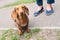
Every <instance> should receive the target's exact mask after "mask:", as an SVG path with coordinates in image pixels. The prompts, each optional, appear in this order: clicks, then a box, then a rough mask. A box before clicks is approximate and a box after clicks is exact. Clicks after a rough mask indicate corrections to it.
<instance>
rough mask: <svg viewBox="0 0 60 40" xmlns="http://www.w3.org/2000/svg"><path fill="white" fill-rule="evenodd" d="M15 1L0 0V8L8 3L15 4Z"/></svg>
mask: <svg viewBox="0 0 60 40" xmlns="http://www.w3.org/2000/svg"><path fill="white" fill-rule="evenodd" d="M16 1H18V0H0V7H1V6H4V5H6V4H10V3H13V2H16Z"/></svg>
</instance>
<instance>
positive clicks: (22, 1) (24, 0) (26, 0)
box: [0, 0, 36, 9]
mask: <svg viewBox="0 0 60 40" xmlns="http://www.w3.org/2000/svg"><path fill="white" fill-rule="evenodd" d="M35 1H36V0H18V1H17V2H14V3H11V4H7V5H4V6H3V7H0V9H1V8H6V7H11V6H16V5H20V4H27V3H33V2H35Z"/></svg>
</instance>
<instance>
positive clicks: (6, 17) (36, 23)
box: [0, 0, 60, 28]
mask: <svg viewBox="0 0 60 40" xmlns="http://www.w3.org/2000/svg"><path fill="white" fill-rule="evenodd" d="M26 6H27V7H28V8H29V11H30V15H29V20H30V22H29V27H30V28H35V27H38V28H40V27H60V0H56V3H55V4H54V5H53V7H54V11H55V12H54V13H53V14H52V15H51V16H46V14H45V11H44V12H43V13H42V14H40V15H39V16H37V17H34V15H33V13H34V12H35V11H36V8H37V5H36V3H31V4H26ZM13 8H14V7H9V8H4V9H0V28H15V26H14V24H13V21H12V19H11V17H10V13H11V10H12V9H13ZM44 8H46V1H45V2H44ZM44 10H46V9H44Z"/></svg>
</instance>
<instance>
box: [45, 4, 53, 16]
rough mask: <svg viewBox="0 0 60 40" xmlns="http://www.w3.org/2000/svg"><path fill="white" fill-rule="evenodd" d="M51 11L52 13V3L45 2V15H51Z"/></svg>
mask: <svg viewBox="0 0 60 40" xmlns="http://www.w3.org/2000/svg"><path fill="white" fill-rule="evenodd" d="M52 13H54V10H53V8H52V5H51V4H47V9H46V15H51V14H52Z"/></svg>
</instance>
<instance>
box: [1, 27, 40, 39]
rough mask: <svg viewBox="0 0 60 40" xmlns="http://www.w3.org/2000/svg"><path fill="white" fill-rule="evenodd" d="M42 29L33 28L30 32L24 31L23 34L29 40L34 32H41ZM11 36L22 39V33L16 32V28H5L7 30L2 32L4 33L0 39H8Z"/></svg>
mask: <svg viewBox="0 0 60 40" xmlns="http://www.w3.org/2000/svg"><path fill="white" fill-rule="evenodd" d="M40 31H41V30H40V29H38V28H36V29H31V31H30V33H24V34H23V35H22V36H24V38H25V39H26V40H28V39H29V38H31V37H32V36H33V35H34V34H36V33H38V32H40ZM6 37H7V38H9V39H10V40H19V39H20V37H21V36H20V35H19V34H18V33H16V32H14V30H12V29H9V30H5V32H3V33H2V35H1V36H0V40H6V39H7V38H6Z"/></svg>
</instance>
